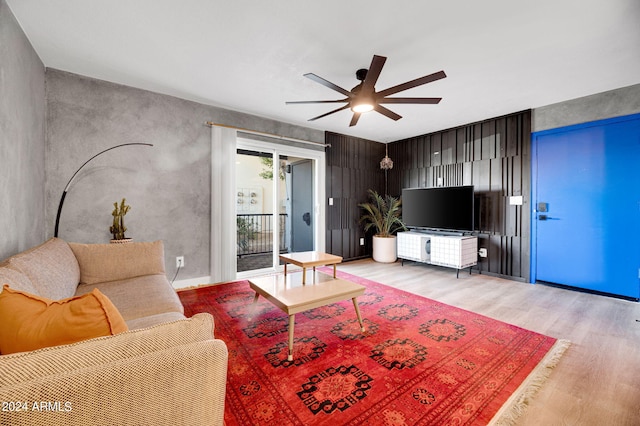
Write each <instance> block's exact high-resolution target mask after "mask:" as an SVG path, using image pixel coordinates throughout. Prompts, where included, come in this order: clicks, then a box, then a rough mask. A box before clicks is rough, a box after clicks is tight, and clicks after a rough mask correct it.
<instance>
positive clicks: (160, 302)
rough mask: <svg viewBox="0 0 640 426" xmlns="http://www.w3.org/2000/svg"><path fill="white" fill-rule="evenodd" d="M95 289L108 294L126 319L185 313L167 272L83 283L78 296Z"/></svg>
mask: <svg viewBox="0 0 640 426" xmlns="http://www.w3.org/2000/svg"><path fill="white" fill-rule="evenodd" d="M94 288H97V289H98V290H100V291H101V292H102V293H103V294H104V295H106V296H107V297H108V298H109V299H110V300H111V301H112V302H113V304H114V305H115V306H116V307H117V308H118V311H120V314H122V317H123V318H124V319H125V321H130V320H132V319H137V318H142V317H147V316H150V315H156V314H162V313H166V312H177V313H180V314H182V313H184V307H183V306H182V302H180V298H179V297H178V295H177V294H176V291H175V290H174V289H173V287H171V284H170V283H169V281H167V277H166V275H145V276H142V277H136V278H129V279H126V280H119V281H108V282H103V283H98V284H80V285H79V286H78V290H77V291H76V295H81V294H85V293H89V292H91V291H92V290H93V289H94Z"/></svg>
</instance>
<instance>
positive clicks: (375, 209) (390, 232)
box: [359, 189, 407, 263]
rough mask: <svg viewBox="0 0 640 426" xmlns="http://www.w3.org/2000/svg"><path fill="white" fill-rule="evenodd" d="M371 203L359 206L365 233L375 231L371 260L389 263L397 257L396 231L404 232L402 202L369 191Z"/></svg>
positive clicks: (398, 199)
mask: <svg viewBox="0 0 640 426" xmlns="http://www.w3.org/2000/svg"><path fill="white" fill-rule="evenodd" d="M369 198H370V199H371V202H368V203H362V204H359V206H360V207H361V208H362V209H363V210H364V211H365V213H364V215H363V216H362V217H361V218H360V222H364V223H365V225H364V230H365V232H366V231H368V230H369V229H371V228H374V229H375V235H374V236H373V260H375V261H376V262H383V263H391V262H395V261H396V259H397V258H398V257H397V250H396V236H395V233H396V232H397V231H398V230H406V229H407V227H406V226H405V225H404V223H403V222H402V219H401V213H402V208H401V206H402V200H401V199H400V198H395V197H392V196H390V195H385V196H384V197H382V196H381V195H380V194H378V193H377V192H376V191H374V190H372V189H370V190H369Z"/></svg>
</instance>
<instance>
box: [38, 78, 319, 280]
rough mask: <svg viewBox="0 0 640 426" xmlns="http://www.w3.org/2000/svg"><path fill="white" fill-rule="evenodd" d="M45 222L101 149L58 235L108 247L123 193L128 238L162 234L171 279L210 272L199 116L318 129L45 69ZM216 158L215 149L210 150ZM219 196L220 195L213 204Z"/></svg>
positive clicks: (204, 136)
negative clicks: (180, 262)
mask: <svg viewBox="0 0 640 426" xmlns="http://www.w3.org/2000/svg"><path fill="white" fill-rule="evenodd" d="M46 86H47V146H46V155H47V162H46V176H47V182H46V218H47V223H46V225H47V235H49V236H51V235H53V230H54V220H55V216H56V211H57V206H58V201H59V199H60V196H61V194H62V191H63V189H64V187H65V185H66V183H67V181H68V180H69V179H70V177H71V175H72V174H73V172H74V171H75V170H76V169H77V168H78V167H80V166H81V165H82V164H83V163H84V162H85V161H86V160H88V159H89V158H90V157H91V156H93V155H95V154H97V153H98V152H100V151H102V150H104V149H107V148H109V147H112V146H114V145H119V144H123V143H129V142H144V143H152V144H154V146H153V147H152V148H149V147H143V146H127V147H122V148H118V149H115V150H113V151H109V152H107V153H105V154H103V155H101V156H100V157H98V158H96V159H95V160H93V161H92V162H91V163H89V164H88V165H87V166H86V167H85V168H84V169H83V170H82V171H81V172H80V173H79V174H78V175H77V177H76V179H75V180H74V181H73V183H72V185H71V187H70V189H69V192H68V195H67V197H66V200H65V204H64V208H63V212H62V216H61V221H60V229H59V237H60V238H63V239H65V240H67V241H76V242H83V243H105V242H108V241H109V239H110V234H109V225H110V224H111V220H112V216H111V211H112V210H113V203H114V202H115V201H119V200H121V199H122V198H123V197H125V198H126V199H127V204H129V205H130V206H131V211H130V212H129V213H128V214H127V216H126V217H125V224H126V226H127V227H128V228H129V230H128V231H127V233H126V236H127V237H132V238H133V239H134V240H136V241H153V240H158V239H159V240H163V241H164V243H165V261H166V269H167V274H168V276H169V278H172V277H173V274H174V272H175V257H176V256H185V268H184V269H183V270H182V271H181V272H180V275H179V276H178V278H177V279H178V280H180V279H188V278H196V277H203V276H208V275H209V273H210V271H209V260H210V253H209V247H210V235H211V234H210V214H211V203H212V200H211V196H210V195H211V129H210V127H209V126H207V125H205V122H206V121H213V122H216V123H222V124H226V125H233V126H237V127H241V128H248V129H252V130H257V131H262V132H267V133H273V134H279V135H282V136H288V137H292V138H298V139H303V140H309V141H313V142H324V132H321V131H317V130H312V129H308V128H303V127H298V126H293V125H289V124H285V123H281V122H276V121H272V120H267V119H263V118H258V117H255V116H251V115H247V114H242V113H239V112H234V111H230V110H225V109H221V108H216V107H212V106H207V105H202V104H198V103H195V102H191V101H186V100H182V99H178V98H174V97H171V96H166V95H161V94H157V93H152V92H148V91H144V90H140V89H136V88H132V87H127V86H122V85H118V84H113V83H108V82H105V81H100V80H95V79H92V78H87V77H83V76H79V75H77V74H71V73H67V72H63V71H59V70H54V69H47V72H46ZM214 155H215V152H214ZM213 202H220V200H213Z"/></svg>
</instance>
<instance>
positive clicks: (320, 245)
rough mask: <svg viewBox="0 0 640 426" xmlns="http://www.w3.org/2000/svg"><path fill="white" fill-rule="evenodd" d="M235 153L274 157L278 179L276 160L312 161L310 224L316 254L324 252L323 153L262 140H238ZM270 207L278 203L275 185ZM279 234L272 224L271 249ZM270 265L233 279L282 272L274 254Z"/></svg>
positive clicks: (277, 191)
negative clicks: (256, 153) (253, 152)
mask: <svg viewBox="0 0 640 426" xmlns="http://www.w3.org/2000/svg"><path fill="white" fill-rule="evenodd" d="M238 149H246V150H250V151H259V152H266V153H270V154H272V155H273V159H274V161H273V176H278V168H279V164H280V162H279V161H278V159H279V158H280V156H281V155H283V156H291V157H299V158H305V159H309V160H311V161H312V162H313V163H312V169H313V177H312V182H313V215H314V217H313V223H314V230H313V231H314V232H313V249H314V250H315V251H324V250H325V235H326V223H325V220H324V218H325V210H326V207H325V203H324V200H325V188H326V184H325V179H326V161H325V152H324V151H318V150H313V149H306V148H301V147H297V146H290V145H284V144H279V143H273V142H266V141H262V140H254V139H248V138H243V137H240V136H238V138H237V146H236V150H238ZM273 189H274V190H273V205H274V206H277V205H278V200H279V199H280V194H279V192H280V189H279V187H278V185H274V188H273ZM229 204H230V205H231V207H232V208H233V209H235V200H229ZM230 226H234V227H235V226H236V224H235V223H233V224H230ZM279 231H280V224H279V222H278V221H277V220H274V229H273V239H274V241H273V243H274V245H273V247H278V235H279ZM272 265H277V266H275V267H273V266H272V267H271V268H265V269H256V270H251V271H243V272H237V273H236V277H237V278H238V279H243V278H248V277H251V276H255V275H257V274H261V273H265V272H266V273H268V272H274V271H280V270H282V269H283V267H282V266H280V265H279V257H278V252H277V250H275V249H274V250H273V263H272Z"/></svg>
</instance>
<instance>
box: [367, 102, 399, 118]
mask: <svg viewBox="0 0 640 426" xmlns="http://www.w3.org/2000/svg"><path fill="white" fill-rule="evenodd" d="M373 109H375V110H376V111H378V112H379V113H380V114H382V115H386V116H387V117H389V118H390V119H392V120H395V121H398V120H400V119H401V118H402V116H401V115H399V114H396V113H395V112H393V111H391V110H390V109H388V108H385V107H383V106H382V105H376V106H374V107H373Z"/></svg>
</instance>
